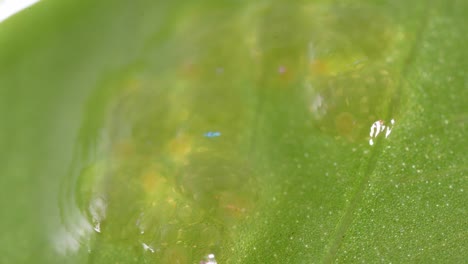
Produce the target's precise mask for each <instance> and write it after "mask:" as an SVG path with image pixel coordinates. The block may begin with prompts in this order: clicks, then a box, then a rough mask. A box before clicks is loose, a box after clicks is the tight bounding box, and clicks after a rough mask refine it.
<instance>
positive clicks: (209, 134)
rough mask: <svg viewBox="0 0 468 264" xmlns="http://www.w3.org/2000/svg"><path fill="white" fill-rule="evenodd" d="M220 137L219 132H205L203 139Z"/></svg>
mask: <svg viewBox="0 0 468 264" xmlns="http://www.w3.org/2000/svg"><path fill="white" fill-rule="evenodd" d="M219 136H221V132H217V131H216V132H211V131H210V132H206V133H205V137H208V138H212V137H219Z"/></svg>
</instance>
